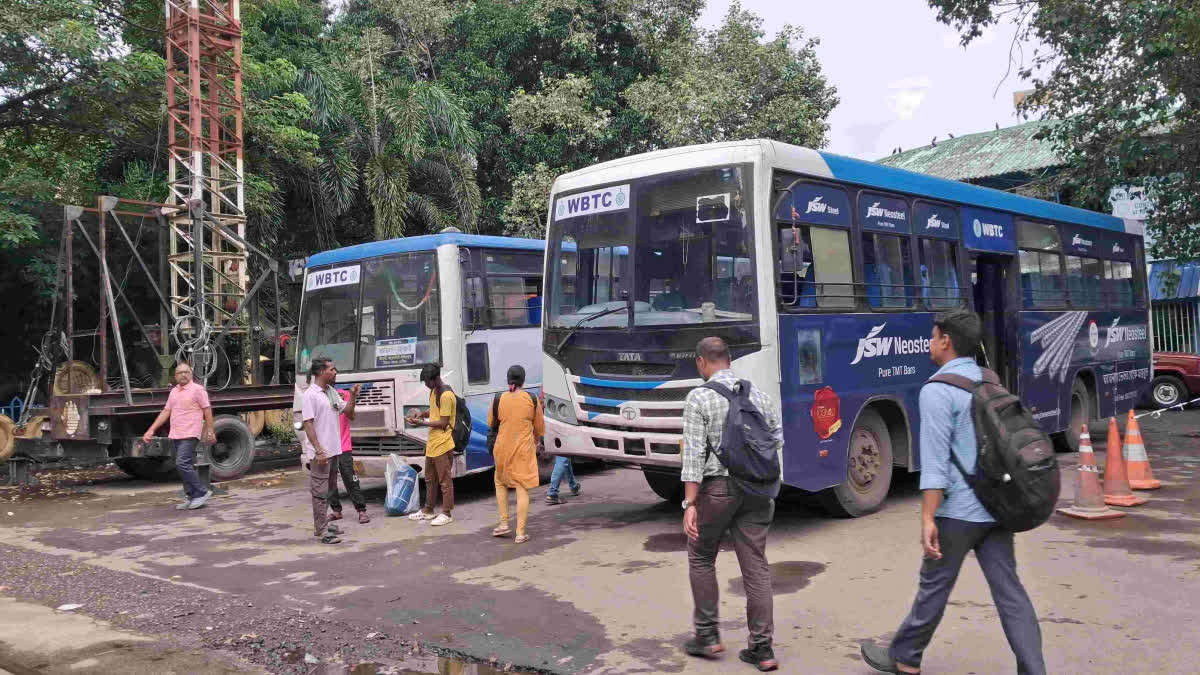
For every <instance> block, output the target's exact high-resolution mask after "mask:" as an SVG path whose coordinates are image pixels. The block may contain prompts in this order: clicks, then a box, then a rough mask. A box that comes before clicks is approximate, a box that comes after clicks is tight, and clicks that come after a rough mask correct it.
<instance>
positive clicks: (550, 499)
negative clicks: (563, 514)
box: [546, 495, 567, 506]
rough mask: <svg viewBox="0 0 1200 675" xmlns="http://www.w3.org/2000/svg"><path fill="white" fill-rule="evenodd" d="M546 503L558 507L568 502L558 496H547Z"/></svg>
mask: <svg viewBox="0 0 1200 675" xmlns="http://www.w3.org/2000/svg"><path fill="white" fill-rule="evenodd" d="M546 503H547V504H549V505H550V506H558V505H559V504H566V503H567V500H565V499H563V498H562V497H559V496H558V495H546Z"/></svg>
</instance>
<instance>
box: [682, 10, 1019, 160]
mask: <svg viewBox="0 0 1200 675" xmlns="http://www.w3.org/2000/svg"><path fill="white" fill-rule="evenodd" d="M708 2H709V4H708V8H707V9H706V10H705V12H704V14H703V16H702V17H701V24H702V25H704V26H706V27H709V28H714V27H716V26H717V25H719V24H720V22H721V20H722V19H723V18H724V16H725V13H726V11H727V10H728V9H729V0H708ZM742 6H743V7H744V8H746V9H748V10H750V11H752V12H754V13H755V14H757V15H759V16H760V17H762V18H763V21H764V23H763V28H764V29H765V30H766V32H767V36H768V38H770V37H773V36H774V35H775V33H776V31H778V30H779V28H780V27H782V26H783V25H784V24H789V23H790V24H792V25H795V26H799V27H801V28H803V29H804V33H805V35H806V36H809V37H818V38H820V40H821V44H820V45H819V46H818V47H817V55H818V56H819V57H820V60H821V68H822V70H823V71H824V73H825V76H826V78H828V80H829V82H830V83H831V84H833V85H834V86H836V87H837V90H838V96H839V97H840V98H841V104H840V105H839V106H838V107H837V108H836V109H835V110H834V111H833V114H831V115H830V118H829V123H830V131H829V145H828V147H827V149H828V150H830V151H832V152H836V153H838V154H843V155H849V156H851V157H858V158H861V159H867V160H876V159H879V158H881V157H883V156H885V155H889V154H891V152H892V149H893V148H895V147H897V146H900V147H902V148H904V149H905V150H908V149H911V148H914V147H920V146H923V145H928V144H929V141H930V140H931V139H932V138H933V137H934V135H937V137H938V138H939V139H944V138H946V137H947V134H949V133H952V134H954V135H956V136H961V135H964V134H969V133H975V132H978V131H986V130H989V129H994V128H995V125H996V124H997V123H999V124H1000V126H1011V125H1013V124H1017V123H1019V122H1020V120H1019V119H1017V118H1016V117H1015V113H1014V109H1013V104H1012V94H1013V92H1014V91H1018V90H1021V89H1027V88H1029V86H1028V85H1026V84H1022V82H1021V81H1020V80H1019V79H1018V78H1017V75H1016V70H1017V68H1016V67H1015V66H1014V67H1013V72H1012V73H1011V74H1010V75H1009V76H1008V79H1007V80H1005V79H1004V75H1005V71H1006V70H1007V68H1008V61H1009V46H1010V43H1011V41H1012V30H1013V29H1012V27H1011V26H1008V25H1001V26H998V27H993V28H991V29H990V30H989V31H988V32H985V33H984V36H983V37H982V38H979V39H977V40H976V41H975V42H972V43H971V46H970V47H968V48H966V49H963V48H962V47H961V46H959V44H958V35H957V34H956V33H955V32H954V31H953V30H952V29H951V28H949V27H948V26H945V25H943V24H941V23H938V21H937V18H936V16H937V15H936V13H935V12H934V10H933V9H931V8H930V7H929V5H928V3H927V2H925V0H839V1H837V2H829V1H828V0H742ZM1026 49H1029V48H1028V47H1026ZM1002 80H1003V83H1001V81H1002ZM997 85H999V90H998V91H997V89H996V87H997Z"/></svg>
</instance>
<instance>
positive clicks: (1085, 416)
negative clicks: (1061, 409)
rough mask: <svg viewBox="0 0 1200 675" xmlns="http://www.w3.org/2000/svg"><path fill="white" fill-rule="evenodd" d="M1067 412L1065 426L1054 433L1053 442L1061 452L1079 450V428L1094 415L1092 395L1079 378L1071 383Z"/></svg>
mask: <svg viewBox="0 0 1200 675" xmlns="http://www.w3.org/2000/svg"><path fill="white" fill-rule="evenodd" d="M1067 414H1068V415H1069V417H1068V418H1067V428H1066V430H1065V431H1060V432H1058V433H1057V434H1054V437H1053V438H1054V444H1055V445H1056V446H1058V449H1059V450H1061V451H1063V452H1079V430H1080V428H1082V427H1083V425H1085V424H1087V423H1089V422H1091V421H1092V418H1093V417H1094V416H1095V413H1094V410H1093V407H1092V395H1091V394H1089V393H1088V389H1087V385H1085V384H1084V383H1083V380H1081V379H1079V378H1075V381H1074V382H1072V383H1071V407H1070V410H1069V411H1068V413H1067Z"/></svg>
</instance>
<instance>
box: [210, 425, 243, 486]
mask: <svg viewBox="0 0 1200 675" xmlns="http://www.w3.org/2000/svg"><path fill="white" fill-rule="evenodd" d="M213 431H214V432H215V434H216V437H217V442H216V443H213V444H212V447H211V448H209V450H208V455H209V468H208V471H209V476H211V477H212V479H213V480H233V479H235V478H240V477H241V476H242V474H244V473H246V472H247V471H248V470H249V469H250V465H251V464H252V463H253V462H254V434H253V433H251V432H250V427H249V426H247V425H246V423H245V422H243V421H242V420H241V418H240V417H237V416H236V415H218V416H217V418H216V419H215V420H213Z"/></svg>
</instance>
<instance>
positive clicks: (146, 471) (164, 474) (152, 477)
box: [113, 457, 179, 483]
mask: <svg viewBox="0 0 1200 675" xmlns="http://www.w3.org/2000/svg"><path fill="white" fill-rule="evenodd" d="M113 461H114V462H116V465H117V468H119V469H120V470H122V471H124V472H125V473H127V474H129V475H130V476H133V477H134V478H140V479H142V480H148V481H154V482H156V483H163V482H166V481H170V480H178V478H179V471H178V470H177V469H176V468H175V459H174V458H172V457H118V458H117V459H115V460H113Z"/></svg>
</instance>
